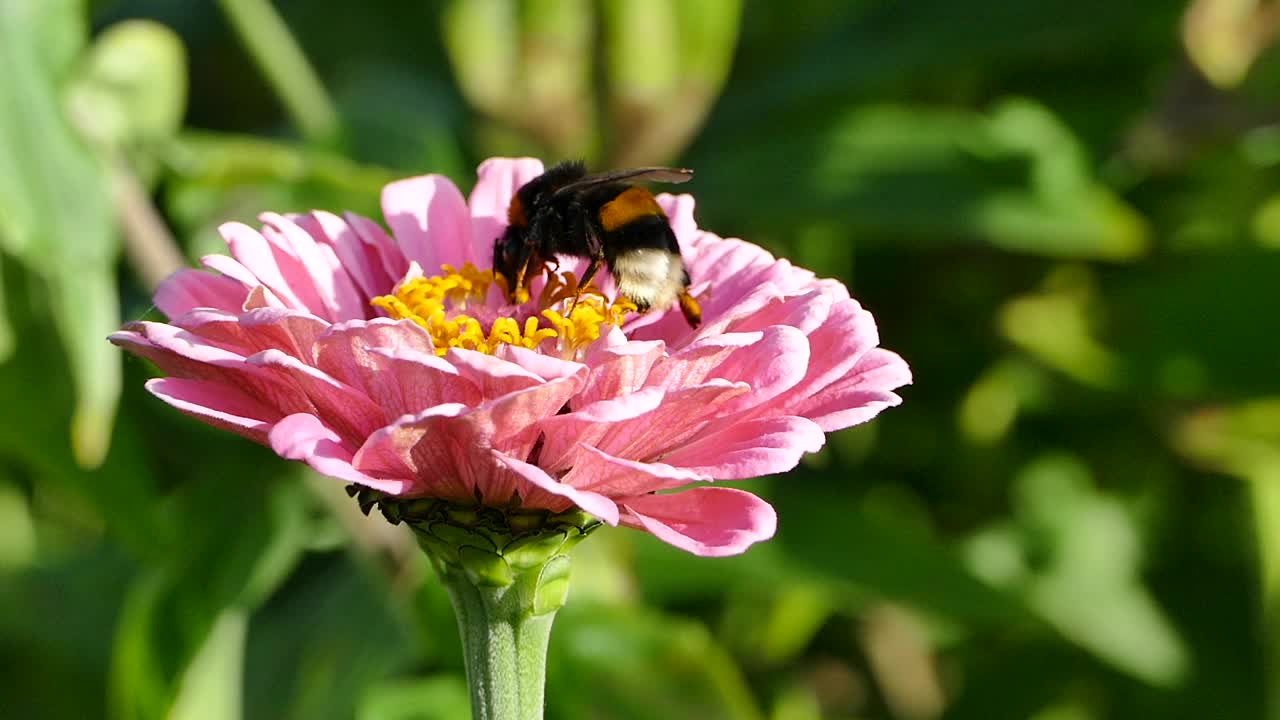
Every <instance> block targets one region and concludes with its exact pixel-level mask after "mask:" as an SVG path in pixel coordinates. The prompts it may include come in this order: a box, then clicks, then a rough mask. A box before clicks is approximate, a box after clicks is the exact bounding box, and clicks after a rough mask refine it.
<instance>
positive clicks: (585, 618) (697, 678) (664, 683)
mask: <svg viewBox="0 0 1280 720" xmlns="http://www.w3.org/2000/svg"><path fill="white" fill-rule="evenodd" d="M605 707H607V708H609V717H613V718H617V719H618V720H649V718H685V717H688V718H692V717H697V718H705V719H706V720H720V719H729V718H733V719H734V720H760V719H761V718H762V717H763V714H762V713H761V711H760V709H759V708H758V707H757V706H756V703H755V701H754V699H753V698H752V696H751V692H750V690H749V689H748V687H747V685H746V683H745V682H744V680H743V677H742V674H741V671H740V670H739V669H738V668H737V666H736V665H735V664H734V663H733V660H732V658H731V657H730V655H729V653H728V652H727V651H726V650H725V649H724V648H723V647H721V646H720V645H718V644H716V642H715V641H714V640H713V639H712V637H711V634H710V633H709V632H707V629H706V628H705V627H703V626H702V625H700V624H698V623H696V622H692V621H688V620H682V619H678V618H675V617H671V616H664V615H660V614H658V613H656V612H653V611H651V610H647V609H638V608H628V607H606V606H600V605H587V604H582V605H575V604H574V603H573V602H570V603H569V604H568V606H566V607H565V609H564V610H561V611H560V615H559V617H558V618H557V619H556V628H555V638H554V639H553V640H552V642H551V654H550V657H549V658H548V662H547V717H553V718H564V719H565V720H587V719H589V718H596V717H599V716H600V715H599V713H600V708H605Z"/></svg>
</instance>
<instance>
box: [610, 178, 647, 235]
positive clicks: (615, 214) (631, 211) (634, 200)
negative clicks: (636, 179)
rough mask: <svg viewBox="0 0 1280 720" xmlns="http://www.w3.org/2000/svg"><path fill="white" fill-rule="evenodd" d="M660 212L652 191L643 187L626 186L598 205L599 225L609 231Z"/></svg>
mask: <svg viewBox="0 0 1280 720" xmlns="http://www.w3.org/2000/svg"><path fill="white" fill-rule="evenodd" d="M661 214H662V208H660V207H658V203H657V201H656V200H654V199H653V193H651V192H649V191H648V190H645V189H644V188H638V187H633V188H627V189H626V190H623V191H622V192H621V193H618V197H616V198H614V199H612V200H610V201H609V202H607V203H605V204H604V205H602V206H601V207H600V225H601V226H603V227H604V229H605V232H610V231H613V230H617V229H618V228H620V227H622V226H623V225H626V224H627V223H629V222H632V221H634V220H636V219H638V218H642V217H646V216H649V215H661Z"/></svg>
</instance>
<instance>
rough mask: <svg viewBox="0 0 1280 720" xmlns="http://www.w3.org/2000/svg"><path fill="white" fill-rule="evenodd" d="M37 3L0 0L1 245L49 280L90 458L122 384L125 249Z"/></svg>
mask: <svg viewBox="0 0 1280 720" xmlns="http://www.w3.org/2000/svg"><path fill="white" fill-rule="evenodd" d="M34 5H35V3H31V2H26V1H25V0H7V2H5V3H3V4H0V66H3V67H5V68H6V78H7V79H6V82H4V83H0V244H2V245H3V246H4V247H5V248H7V249H8V251H9V252H11V253H13V254H15V255H17V256H18V257H19V258H20V259H21V260H22V261H23V262H24V263H25V264H27V265H28V266H29V267H31V268H33V269H35V270H36V271H37V272H39V273H40V274H41V275H42V276H44V277H45V278H46V280H47V281H48V282H49V283H50V285H51V290H52V294H53V297H54V302H53V309H54V313H55V317H56V320H57V325H58V329H59V332H60V334H61V336H62V340H63V342H64V343H65V345H66V349H67V354H68V357H69V360H70V365H71V370H72V379H73V381H74V384H75V387H76V390H77V405H76V412H75V419H74V421H73V423H72V449H73V451H74V452H75V455H76V459H77V461H78V462H79V463H80V464H81V465H83V466H90V467H92V466H96V465H98V464H100V463H101V462H102V460H103V458H104V457H105V455H106V451H107V447H108V444H109V443H110V438H111V424H112V422H113V419H114V416H115V405H116V400H117V397H118V396H119V392H120V354H119V353H118V352H111V351H108V350H103V349H102V348H101V346H102V345H103V344H104V343H103V338H104V337H106V335H107V334H108V333H110V332H111V331H113V330H114V329H115V328H116V327H118V326H119V324H120V319H119V315H118V312H119V311H118V309H117V308H118V302H117V301H116V299H115V291H114V284H115V283H114V264H115V259H116V254H117V251H118V239H117V237H116V232H115V225H114V218H113V213H112V209H111V202H110V196H109V192H110V185H109V183H108V181H107V176H106V173H105V170H104V168H103V167H102V165H101V164H100V163H99V161H98V160H97V159H96V158H95V157H94V156H93V155H92V154H91V153H90V152H89V150H88V148H87V147H86V146H85V145H84V144H83V142H82V141H81V140H79V139H78V138H77V137H76V136H75V134H74V133H73V132H72V130H71V127H70V126H69V124H68V122H67V120H66V119H65V117H64V115H63V112H62V108H61V104H60V98H59V94H58V91H57V88H56V87H55V86H54V79H55V78H54V75H53V73H52V72H51V71H50V70H49V69H48V68H46V67H44V66H43V65H42V58H41V56H40V54H39V53H40V51H39V50H38V45H37V43H38V38H35V37H32V35H31V33H30V30H29V23H30V22H31V13H32V10H31V8H32V7H33V6H34Z"/></svg>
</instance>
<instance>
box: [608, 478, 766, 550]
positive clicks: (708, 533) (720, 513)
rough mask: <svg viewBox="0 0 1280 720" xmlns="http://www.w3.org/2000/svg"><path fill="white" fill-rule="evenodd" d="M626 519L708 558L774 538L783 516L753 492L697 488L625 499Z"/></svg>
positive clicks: (669, 541) (627, 524) (626, 522)
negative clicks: (780, 518) (779, 517)
mask: <svg viewBox="0 0 1280 720" xmlns="http://www.w3.org/2000/svg"><path fill="white" fill-rule="evenodd" d="M619 504H621V505H622V507H623V510H624V511H626V514H624V515H623V516H622V524H623V525H626V526H628V527H633V528H637V529H640V530H647V531H649V532H650V533H653V535H654V536H655V537H657V538H658V539H659V540H661V541H663V542H665V543H668V544H671V545H674V546H676V547H678V548H680V549H681V550H685V551H688V552H691V553H693V554H694V555H701V556H703V557H721V556H725V555H737V554H739V553H742V552H744V551H746V549H747V548H748V547H750V546H751V545H752V544H753V543H757V542H760V541H761V540H768V539H769V538H771V537H773V534H774V532H776V530H777V527H778V515H777V513H776V512H774V510H773V508H772V507H771V506H770V505H769V503H767V502H765V501H763V500H761V499H760V498H758V497H756V496H755V495H752V494H751V493H748V492H743V491H741V490H734V489H731V488H720V487H698V488H691V489H688V490H682V491H680V492H676V493H671V494H669V495H641V496H639V497H633V498H628V499H626V500H623V501H620V502H619Z"/></svg>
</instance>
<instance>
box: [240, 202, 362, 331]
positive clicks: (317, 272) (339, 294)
mask: <svg viewBox="0 0 1280 720" xmlns="http://www.w3.org/2000/svg"><path fill="white" fill-rule="evenodd" d="M258 219H259V220H261V221H262V222H264V223H267V225H268V228H267V230H271V229H274V230H275V231H276V232H278V233H279V234H280V236H281V238H283V241H284V242H285V243H287V244H288V246H289V247H290V248H292V251H293V252H292V256H293V257H296V258H297V260H298V263H299V267H300V268H301V270H302V272H303V273H305V280H300V281H299V282H306V283H307V284H308V285H309V286H310V287H311V288H314V292H315V294H316V296H317V298H318V301H319V302H320V304H321V306H322V307H323V308H324V309H325V311H326V312H325V317H326V318H328V319H330V320H350V319H353V318H363V317H365V313H366V309H367V306H366V304H365V302H364V300H363V299H362V298H361V297H360V293H359V292H358V291H357V290H356V287H355V284H354V283H352V281H351V276H350V275H348V274H347V272H346V270H344V269H343V267H342V265H341V264H340V263H339V262H338V255H337V253H335V252H334V250H333V248H332V247H331V246H330V245H328V244H327V243H325V242H323V241H320V240H317V238H314V237H312V236H311V234H310V233H308V232H307V231H305V230H303V229H302V228H301V227H299V226H298V224H297V223H295V222H293V221H292V220H290V219H289V218H286V217H284V216H281V215H278V214H276V213H263V214H262V215H260V216H259V218H258Z"/></svg>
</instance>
